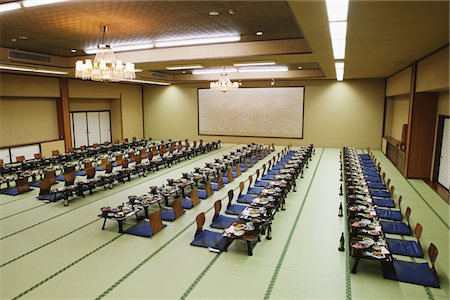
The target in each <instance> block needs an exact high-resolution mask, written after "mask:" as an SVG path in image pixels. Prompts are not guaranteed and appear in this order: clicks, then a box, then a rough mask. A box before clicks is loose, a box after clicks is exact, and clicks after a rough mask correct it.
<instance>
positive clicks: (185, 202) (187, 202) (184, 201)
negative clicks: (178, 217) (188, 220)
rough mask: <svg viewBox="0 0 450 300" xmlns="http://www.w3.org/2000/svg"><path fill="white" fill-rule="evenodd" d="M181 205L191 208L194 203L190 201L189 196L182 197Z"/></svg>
mask: <svg viewBox="0 0 450 300" xmlns="http://www.w3.org/2000/svg"><path fill="white" fill-rule="evenodd" d="M181 206H182V207H183V208H185V209H191V208H193V207H194V204H193V203H192V200H191V198H188V197H184V198H183V199H181Z"/></svg>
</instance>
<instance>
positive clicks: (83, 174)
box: [75, 171, 86, 176]
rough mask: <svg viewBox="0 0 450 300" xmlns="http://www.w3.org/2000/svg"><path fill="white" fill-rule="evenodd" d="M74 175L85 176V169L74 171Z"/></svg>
mask: <svg viewBox="0 0 450 300" xmlns="http://www.w3.org/2000/svg"><path fill="white" fill-rule="evenodd" d="M75 176H86V172H85V171H79V172H76V173H75Z"/></svg>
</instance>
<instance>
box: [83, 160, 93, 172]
mask: <svg viewBox="0 0 450 300" xmlns="http://www.w3.org/2000/svg"><path fill="white" fill-rule="evenodd" d="M89 168H92V161H87V162H85V163H84V169H85V170H86V169H89Z"/></svg>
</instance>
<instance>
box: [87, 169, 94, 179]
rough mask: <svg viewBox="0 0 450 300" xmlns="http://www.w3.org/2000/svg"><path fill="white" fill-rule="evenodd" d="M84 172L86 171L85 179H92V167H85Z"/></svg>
mask: <svg viewBox="0 0 450 300" xmlns="http://www.w3.org/2000/svg"><path fill="white" fill-rule="evenodd" d="M85 172H86V178H87V179H92V178H94V177H95V172H96V170H95V168H93V167H90V168H87V169H86V170H85Z"/></svg>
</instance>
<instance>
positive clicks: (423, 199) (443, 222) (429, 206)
mask: <svg viewBox="0 0 450 300" xmlns="http://www.w3.org/2000/svg"><path fill="white" fill-rule="evenodd" d="M406 181H407V182H408V184H409V185H410V186H411V187H412V188H413V189H414V191H416V193H417V195H419V197H420V199H422V201H423V202H425V204H426V205H427V206H428V208H429V209H431V211H432V212H433V213H434V214H435V215H436V217H438V219H439V220H440V221H441V222H442V224H444V225H445V226H447V228H448V229H450V226H449V225H448V224H447V222H445V220H444V219H443V218H442V217H441V216H440V215H439V214H438V213H437V211H435V210H434V208H433V207H432V206H431V205H430V204H429V203H428V202H427V200H425V198H424V197H423V196H422V194H420V192H419V191H418V190H417V189H416V188H415V186H414V185H413V184H412V183H411V182H410V181H409V179H406Z"/></svg>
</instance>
